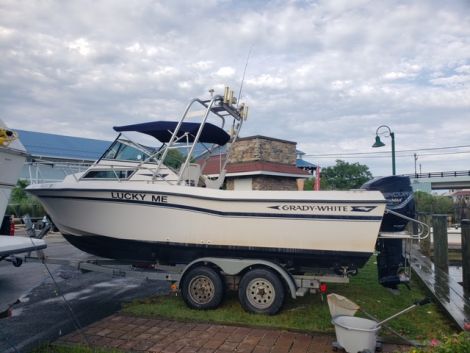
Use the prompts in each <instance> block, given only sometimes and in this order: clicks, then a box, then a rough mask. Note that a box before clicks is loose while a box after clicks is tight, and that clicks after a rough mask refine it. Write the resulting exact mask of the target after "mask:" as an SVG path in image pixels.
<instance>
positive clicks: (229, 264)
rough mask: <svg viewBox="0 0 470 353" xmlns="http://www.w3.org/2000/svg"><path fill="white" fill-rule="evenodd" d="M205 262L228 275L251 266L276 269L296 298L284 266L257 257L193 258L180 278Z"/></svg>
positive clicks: (292, 295) (293, 286) (290, 277)
mask: <svg viewBox="0 0 470 353" xmlns="http://www.w3.org/2000/svg"><path fill="white" fill-rule="evenodd" d="M199 263H201V264H207V263H211V264H214V265H215V266H217V267H219V268H220V269H221V270H222V271H223V272H224V273H226V274H228V275H232V276H233V275H238V274H239V273H240V272H243V271H244V270H245V269H247V268H248V267H251V266H259V265H261V266H265V267H268V268H270V269H272V270H274V271H276V272H277V273H278V274H279V276H281V278H282V279H283V280H284V282H285V283H286V284H287V286H288V288H289V292H290V295H291V297H292V298H293V299H295V298H296V292H297V289H296V285H295V281H294V279H293V278H292V276H291V275H290V274H289V272H287V271H286V270H285V269H284V268H282V267H281V266H279V265H278V264H275V263H274V262H271V261H266V260H258V259H227V258H218V257H202V258H200V259H197V260H194V261H192V262H191V263H189V264H188V265H187V266H186V267H185V269H184V270H183V272H182V274H181V278H183V277H184V274H185V273H186V272H187V271H188V270H189V269H191V268H193V267H195V266H196V265H197V264H199Z"/></svg>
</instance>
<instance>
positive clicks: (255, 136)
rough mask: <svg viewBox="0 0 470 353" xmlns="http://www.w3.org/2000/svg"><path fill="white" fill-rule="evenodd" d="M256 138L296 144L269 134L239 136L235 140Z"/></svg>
mask: <svg viewBox="0 0 470 353" xmlns="http://www.w3.org/2000/svg"><path fill="white" fill-rule="evenodd" d="M256 139H262V140H269V141H278V142H285V143H289V144H291V145H296V144H297V142H294V141H288V140H282V139H278V138H275V137H269V136H263V135H253V136H246V137H239V138H238V139H237V141H246V140H256Z"/></svg>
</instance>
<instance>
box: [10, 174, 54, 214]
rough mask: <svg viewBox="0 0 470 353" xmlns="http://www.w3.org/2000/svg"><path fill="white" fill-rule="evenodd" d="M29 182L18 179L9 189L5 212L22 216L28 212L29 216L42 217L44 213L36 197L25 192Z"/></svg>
mask: <svg viewBox="0 0 470 353" xmlns="http://www.w3.org/2000/svg"><path fill="white" fill-rule="evenodd" d="M28 185H29V183H28V182H27V181H26V180H21V179H20V180H18V183H17V184H16V186H15V187H14V188H13V190H12V191H11V197H10V203H9V205H8V208H7V214H14V215H16V216H17V217H22V216H24V215H26V214H29V215H30V216H31V217H42V216H44V215H45V212H44V209H43V208H42V206H41V204H40V203H39V201H38V199H36V198H35V197H33V196H31V195H29V194H28V193H27V192H26V190H25V189H26V187H27V186H28Z"/></svg>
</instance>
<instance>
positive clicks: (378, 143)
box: [372, 125, 397, 175]
mask: <svg viewBox="0 0 470 353" xmlns="http://www.w3.org/2000/svg"><path fill="white" fill-rule="evenodd" d="M382 128H385V129H387V130H388V135H386V137H387V136H390V138H391V139H392V173H393V175H396V173H397V171H396V167H395V133H394V132H392V130H391V129H390V128H389V127H388V126H387V125H380V126H379V127H378V128H377V130H376V131H375V143H374V144H373V145H372V147H383V146H385V143H383V142H382V141H380V136H379V130H380V129H382Z"/></svg>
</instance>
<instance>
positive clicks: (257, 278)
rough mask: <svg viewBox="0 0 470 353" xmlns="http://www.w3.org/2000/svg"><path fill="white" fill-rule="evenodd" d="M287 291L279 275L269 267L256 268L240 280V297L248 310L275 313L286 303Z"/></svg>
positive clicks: (244, 307) (257, 312)
mask: <svg viewBox="0 0 470 353" xmlns="http://www.w3.org/2000/svg"><path fill="white" fill-rule="evenodd" d="M284 297H285V291H284V286H283V285H282V282H281V280H280V279H279V277H278V276H277V275H276V274H275V273H274V272H273V271H270V270H268V269H262V268H259V269H254V270H251V271H249V272H248V273H246V274H245V275H244V276H243V278H242V279H241V281H240V286H239V289H238V299H239V301H240V304H241V306H242V307H243V309H245V310H246V311H248V312H252V313H256V314H265V315H274V314H276V313H278V312H279V310H280V309H281V307H282V305H283V304H284Z"/></svg>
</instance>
